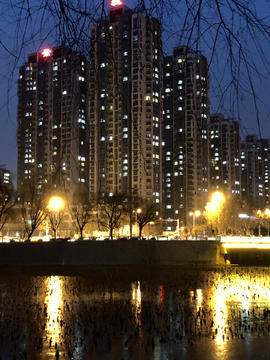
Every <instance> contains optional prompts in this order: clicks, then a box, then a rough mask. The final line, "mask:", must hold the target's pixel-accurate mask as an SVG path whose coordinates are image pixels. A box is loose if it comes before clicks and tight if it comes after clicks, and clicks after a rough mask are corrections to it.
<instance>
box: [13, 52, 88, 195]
mask: <svg viewBox="0 0 270 360" xmlns="http://www.w3.org/2000/svg"><path fill="white" fill-rule="evenodd" d="M88 71H89V69H88V63H87V60H86V59H85V58H84V57H82V56H79V55H75V54H73V53H72V52H71V51H69V50H68V49H66V48H64V47H55V48H53V49H44V51H43V52H42V53H39V52H37V53H33V54H30V55H29V56H28V61H27V62H26V63H25V64H24V65H23V66H21V67H20V76H19V80H18V91H17V94H18V109H17V121H18V130H17V147H18V173H17V189H18V191H19V192H20V191H22V190H23V188H24V187H25V186H27V183H28V182H29V180H30V179H33V178H35V179H36V180H37V182H38V184H39V185H38V187H39V188H40V189H41V188H42V186H43V184H44V183H46V182H49V181H51V182H52V185H53V186H54V188H58V187H59V186H61V187H63V186H64V187H65V190H66V191H67V192H69V189H70V188H71V187H72V186H73V185H72V184H74V183H85V184H86V185H87V186H88V181H89V172H88V171H89V170H88V169H89V166H88V158H89V148H88V146H89V145H88V130H89V129H88V121H89V120H88V119H89V116H88V97H87V80H88Z"/></svg>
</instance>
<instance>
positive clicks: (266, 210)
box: [264, 208, 270, 236]
mask: <svg viewBox="0 0 270 360" xmlns="http://www.w3.org/2000/svg"><path fill="white" fill-rule="evenodd" d="M264 213H265V216H266V217H267V219H268V221H267V223H268V236H269V221H270V210H269V209H268V208H266V209H265V211H264Z"/></svg>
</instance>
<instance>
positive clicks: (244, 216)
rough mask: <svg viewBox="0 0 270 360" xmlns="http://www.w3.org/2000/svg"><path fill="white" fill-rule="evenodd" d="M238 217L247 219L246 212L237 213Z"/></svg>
mask: <svg viewBox="0 0 270 360" xmlns="http://www.w3.org/2000/svg"><path fill="white" fill-rule="evenodd" d="M238 217H239V219H249V216H248V215H247V214H238Z"/></svg>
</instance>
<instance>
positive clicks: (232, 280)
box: [213, 273, 270, 349]
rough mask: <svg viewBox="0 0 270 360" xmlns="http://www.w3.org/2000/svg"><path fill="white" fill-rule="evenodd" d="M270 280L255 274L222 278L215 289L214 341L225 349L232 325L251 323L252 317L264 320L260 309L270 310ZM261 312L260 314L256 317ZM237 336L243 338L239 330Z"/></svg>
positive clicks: (231, 275)
mask: <svg viewBox="0 0 270 360" xmlns="http://www.w3.org/2000/svg"><path fill="white" fill-rule="evenodd" d="M269 285H270V277H269V276H265V275H258V274H256V275H255V276H253V275H252V274H249V273H246V274H241V273H240V274H230V276H226V277H223V278H219V279H218V280H217V282H216V284H215V286H214V293H213V295H214V296H213V300H214V304H213V307H214V309H215V313H214V317H213V322H214V328H213V330H214V331H215V333H216V335H215V340H216V342H217V344H218V345H219V346H220V347H222V348H223V349H224V348H225V345H226V338H227V337H230V336H231V334H230V331H226V330H228V329H229V328H230V326H231V324H232V323H233V322H236V323H238V322H239V321H240V322H241V321H243V320H247V319H249V321H252V316H254V315H255V316H257V317H258V318H259V317H260V316H261V315H260V313H259V310H258V309H259V307H261V306H263V307H264V308H266V309H268V308H269V307H270V289H269ZM256 312H258V314H257V313H256ZM237 332H238V336H242V335H243V334H242V332H243V330H242V329H241V328H240V329H239V331H238V330H237Z"/></svg>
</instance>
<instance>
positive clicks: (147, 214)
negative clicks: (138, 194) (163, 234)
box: [133, 198, 157, 238]
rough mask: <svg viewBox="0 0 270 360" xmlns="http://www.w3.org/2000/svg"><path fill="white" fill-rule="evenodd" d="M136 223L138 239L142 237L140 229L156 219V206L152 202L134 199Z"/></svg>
mask: <svg viewBox="0 0 270 360" xmlns="http://www.w3.org/2000/svg"><path fill="white" fill-rule="evenodd" d="M133 206H135V210H134V211H136V221H137V224H138V226H139V237H140V238H141V237H142V229H143V228H144V227H145V226H146V225H147V224H149V223H150V222H151V221H154V220H155V218H156V211H157V205H156V203H155V202H154V200H149V199H143V198H135V200H134V205H133Z"/></svg>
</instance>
